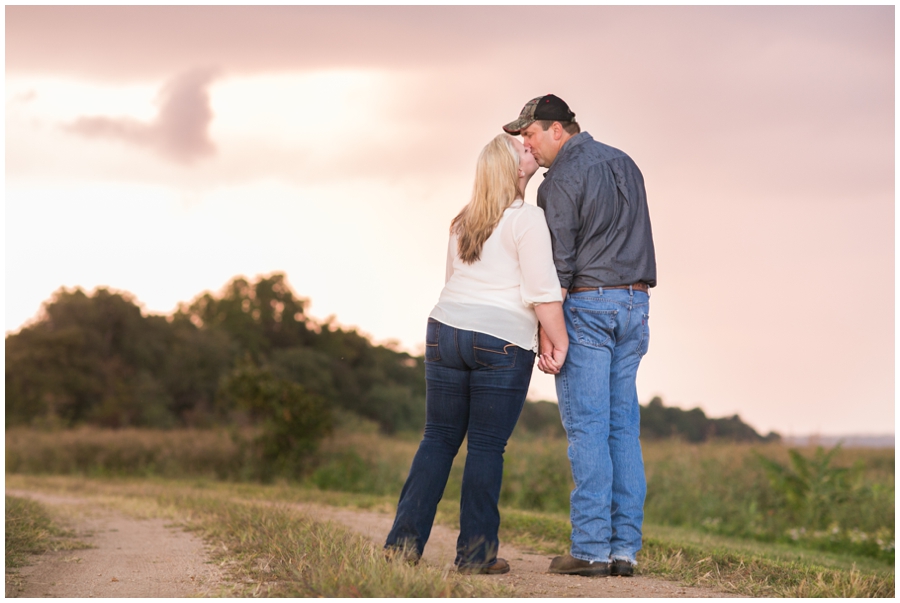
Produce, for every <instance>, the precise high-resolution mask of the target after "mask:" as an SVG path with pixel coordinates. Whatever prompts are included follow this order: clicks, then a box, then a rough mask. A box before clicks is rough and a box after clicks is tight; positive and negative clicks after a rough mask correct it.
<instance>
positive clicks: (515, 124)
mask: <svg viewBox="0 0 900 603" xmlns="http://www.w3.org/2000/svg"><path fill="white" fill-rule="evenodd" d="M533 123H534V120H533V119H522V118H521V117H520V118H519V119H517V120H516V121H512V122H510V123H508V124H506V125H505V126H503V131H504V132H506V133H507V134H513V135H518V134H519V133H520V132H521V131H522V130H524V129H525V128H527V127H528V126H530V125H531V124H533Z"/></svg>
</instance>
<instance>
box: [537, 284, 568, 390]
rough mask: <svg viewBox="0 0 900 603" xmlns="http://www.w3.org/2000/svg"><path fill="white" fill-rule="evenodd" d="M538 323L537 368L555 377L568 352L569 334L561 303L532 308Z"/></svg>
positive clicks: (539, 305)
mask: <svg viewBox="0 0 900 603" xmlns="http://www.w3.org/2000/svg"><path fill="white" fill-rule="evenodd" d="M534 312H535V314H537V317H538V321H539V322H540V331H539V337H540V354H541V355H540V358H539V359H538V368H539V369H540V370H541V371H543V372H545V373H549V374H551V375H555V374H557V373H558V372H559V369H560V368H562V365H563V363H564V362H565V361H566V354H567V353H568V351H569V334H568V333H567V332H566V320H565V317H564V316H563V311H562V302H549V303H545V304H537V305H535V307H534Z"/></svg>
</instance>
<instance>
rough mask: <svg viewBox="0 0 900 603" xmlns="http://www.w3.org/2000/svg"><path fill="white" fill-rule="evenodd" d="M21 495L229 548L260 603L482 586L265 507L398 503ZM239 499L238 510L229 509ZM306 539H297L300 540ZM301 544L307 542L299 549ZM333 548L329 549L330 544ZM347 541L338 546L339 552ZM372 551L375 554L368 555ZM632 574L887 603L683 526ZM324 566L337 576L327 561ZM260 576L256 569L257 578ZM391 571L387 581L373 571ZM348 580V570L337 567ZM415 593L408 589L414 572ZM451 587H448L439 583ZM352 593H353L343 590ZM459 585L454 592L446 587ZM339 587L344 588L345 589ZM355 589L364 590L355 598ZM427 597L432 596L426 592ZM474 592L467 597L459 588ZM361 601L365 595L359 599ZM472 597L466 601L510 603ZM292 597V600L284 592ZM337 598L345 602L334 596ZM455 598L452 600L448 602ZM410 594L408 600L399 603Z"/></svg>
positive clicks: (819, 561) (375, 498) (219, 495)
mask: <svg viewBox="0 0 900 603" xmlns="http://www.w3.org/2000/svg"><path fill="white" fill-rule="evenodd" d="M7 483H8V484H12V485H13V487H18V488H27V489H30V488H34V489H42V490H49V491H55V492H66V493H70V494H75V495H81V496H91V497H95V498H97V499H98V500H103V501H107V502H110V501H112V502H113V503H114V504H116V505H117V506H118V507H119V508H122V509H127V510H129V511H130V512H132V513H138V514H140V513H144V514H147V515H160V514H162V515H165V516H167V517H170V518H173V519H175V520H177V521H179V522H182V523H183V524H184V525H187V526H190V527H191V528H192V529H195V530H197V531H198V532H200V533H201V534H203V535H204V537H205V538H207V539H208V540H209V541H210V542H215V543H218V544H224V545H225V546H226V547H227V548H225V549H222V548H221V546H219V547H217V548H218V549H221V550H220V552H217V553H216V554H217V559H216V560H217V562H220V563H221V562H226V561H230V562H231V563H233V568H234V569H233V571H234V575H235V577H236V579H237V581H238V582H241V581H245V580H246V581H249V582H250V583H251V585H250V586H245V587H243V590H242V591H240V593H239V594H262V593H266V595H267V596H318V594H322V593H325V592H328V593H332V594H329V595H324V596H356V595H355V593H356V592H357V591H358V592H359V593H360V594H361V595H362V596H404V595H389V594H383V595H376V594H374V593H377V592H382V593H384V592H400V591H402V592H409V593H424V592H431V593H433V594H425V595H423V596H444V595H448V596H470V595H467V594H463V593H474V592H475V590H476V589H478V588H481V586H482V585H483V584H487V583H478V582H466V581H465V580H460V577H459V576H457V575H455V574H452V573H451V574H449V575H448V574H446V573H444V572H441V571H439V570H436V569H434V568H428V567H426V566H420V567H418V568H415V569H411V568H408V567H406V566H403V565H402V564H398V565H396V566H394V565H387V564H384V562H383V561H382V559H381V557H380V555H379V554H378V551H377V548H375V549H373V547H371V545H366V544H364V543H363V541H362V540H361V539H359V538H356V537H353V536H349V535H347V534H346V533H343V532H342V533H341V534H340V535H338V536H334V535H329V534H330V532H328V531H327V529H328V528H323V527H322V526H320V525H319V526H313V525H310V524H309V523H308V520H305V519H304V518H303V517H302V516H298V515H296V514H294V513H291V512H288V511H286V510H283V509H281V510H279V509H278V508H277V507H272V503H277V502H283V503H292V502H318V503H322V504H329V505H335V506H347V507H355V508H360V509H369V510H378V511H382V512H388V513H392V512H393V511H394V508H395V504H396V496H387V495H371V494H358V493H347V492H334V491H319V490H316V489H310V488H300V487H297V486H295V485H291V484H287V483H280V484H274V485H267V486H263V485H258V484H228V483H222V482H217V481H213V480H205V479H201V480H179V481H175V480H162V479H122V478H118V479H83V478H73V477H60V476H56V477H33V476H18V475H16V476H7ZM235 501H242V502H235ZM458 517H459V506H458V502H456V501H455V500H452V499H445V500H444V501H442V502H441V505H440V507H439V509H438V516H437V522H438V523H442V524H444V525H448V526H450V527H458ZM501 517H502V524H501V534H500V537H501V541H502V542H507V543H510V544H514V545H516V546H517V547H520V548H522V549H523V550H532V551H537V552H543V553H551V554H558V553H561V552H564V551H565V550H567V548H568V543H569V534H570V531H571V528H570V525H569V521H568V518H567V517H566V516H565V515H563V514H561V513H547V512H536V511H524V510H518V509H509V508H503V509H502V510H501ZM304 534H305V536H304ZM301 541H304V542H306V543H307V544H305V545H301V544H299V543H300V542H301ZM333 542H340V543H342V544H341V546H340V547H338V548H336V549H335V548H329V547H331V546H332V544H331V543H333ZM344 543H346V544H344ZM301 546H305V547H307V548H306V549H303V550H304V551H307V552H306V554H307V557H306V559H321V558H323V557H325V558H328V559H331V560H335V559H341V561H340V562H337V565H338V567H343V568H352V569H353V570H354V571H358V572H360V573H359V574H353V578H352V580H349V581H347V582H346V583H343V584H338V583H337V580H336V578H335V577H334V576H333V575H332V576H331V577H329V574H328V573H327V572H326V574H325V575H322V576H316V575H314V574H313V573H311V572H313V571H314V570H315V569H316V568H306V567H305V566H304V565H303V563H302V562H299V561H298V556H297V555H296V553H295V551H298V550H301V549H300V547H301ZM373 551H374V552H373ZM639 560H640V564H639V566H638V570H639V572H640V573H641V574H644V575H651V576H659V577H663V578H666V579H671V580H677V581H680V582H682V583H684V584H687V585H698V586H705V587H709V588H714V589H717V590H720V591H724V592H733V593H739V594H744V595H749V596H756V597H759V596H766V597H774V596H777V597H811V596H819V597H893V596H894V572H893V568H892V567H890V566H887V565H886V564H884V563H883V562H880V561H878V560H875V559H867V558H859V557H855V556H852V555H840V554H837V553H834V552H824V551H817V550H809V549H804V548H799V547H796V546H791V545H788V544H784V543H768V542H759V541H753V540H747V539H741V538H734V537H728V536H722V535H716V534H710V533H706V532H703V531H698V530H692V529H688V528H683V527H672V526H663V525H658V524H652V523H651V524H646V525H645V541H644V549H643V551H641V553H640V556H639ZM329 567H332V568H333V567H334V563H330V564H329ZM261 568H265V569H261ZM387 570H390V571H391V572H394V573H392V574H391V576H389V577H385V576H384V575H382V572H384V571H387ZM344 571H346V569H345V570H344ZM426 572H431V573H430V574H428V575H427V576H426V577H425V578H424V579H423V580H424V582H425V583H424V584H420V583H412V582H411V581H412V580H414V579H415V577H416V576H418V575H419V574H420V573H421V574H422V575H425V573H426ZM454 580H455V581H457V582H456V584H457V586H455V587H450V586H448V585H447V583H448V582H450V581H454ZM351 586H352V587H354V588H356V591H354V590H352V589H351ZM448 588H457V589H458V590H455V591H454V590H447V589H448ZM342 589H343V590H342ZM360 589H362V590H360ZM428 589H431V590H430V591H429V590H428ZM467 589H472V590H467ZM364 592H365V593H370V594H363V593H364ZM504 592H506V593H507V594H506V595H501V594H498V592H497V591H494V594H487V593H485V592H483V591H482V592H481V594H476V595H475V596H510V595H509V591H504ZM289 593H290V594H289ZM337 593H342V594H337ZM454 593H455V594H454ZM408 596H413V595H411V594H410V595H408Z"/></svg>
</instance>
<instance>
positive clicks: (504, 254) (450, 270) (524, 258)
mask: <svg viewBox="0 0 900 603" xmlns="http://www.w3.org/2000/svg"><path fill="white" fill-rule="evenodd" d="M558 301H562V294H561V292H560V287H559V278H558V277H557V276H556V267H555V266H554V264H553V252H552V250H551V247H550V231H549V230H548V228H547V222H546V220H545V219H544V211H543V210H542V209H541V208H539V207H535V206H533V205H528V204H526V203H525V202H524V201H522V200H521V199H519V200H517V201H515V202H514V203H513V204H512V205H511V206H510V207H508V208H507V209H506V211H504V212H503V217H501V218H500V222H499V223H498V224H497V227H496V228H494V231H493V232H492V233H491V236H490V237H488V239H487V241H485V242H484V247H483V248H482V249H481V256H480V259H479V260H478V261H476V262H474V263H473V264H466V263H464V262H463V261H462V260H461V259H460V258H459V253H458V243H457V237H456V235H455V234H453V233H451V235H450V243H449V245H448V248H447V278H446V283H445V285H444V289H443V291H441V297H440V299H439V300H438V303H437V305H436V306H435V307H434V310H432V311H431V315H430V316H431V318H434V319H435V320H437V321H439V322H442V323H444V324H446V325H450V326H452V327H456V328H457V329H463V330H466V331H478V332H480V333H487V334H488V335H493V336H494V337H499V338H500V339H503V340H505V341H508V342H510V343H514V344H516V345H517V346H519V347H521V348H525V349H526V350H537V327H538V320H537V315H536V314H535V313H534V306H535V304H542V303H548V302H558Z"/></svg>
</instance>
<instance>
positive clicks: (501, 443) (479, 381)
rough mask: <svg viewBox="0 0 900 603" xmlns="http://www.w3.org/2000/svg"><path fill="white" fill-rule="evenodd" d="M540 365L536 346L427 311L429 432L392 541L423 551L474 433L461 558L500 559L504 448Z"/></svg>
mask: <svg viewBox="0 0 900 603" xmlns="http://www.w3.org/2000/svg"><path fill="white" fill-rule="evenodd" d="M533 366H534V352H532V351H531V350H525V349H523V348H520V347H518V346H516V345H514V344H511V343H509V342H507V341H504V340H502V339H499V338H497V337H493V336H491V335H486V334H484V333H478V332H474V331H464V330H462V329H456V328H454V327H451V326H448V325H445V324H443V323H440V322H438V321H436V320H434V319H431V318H430V319H428V329H427V332H426V338H425V380H426V419H425V435H424V437H423V438H422V442H421V443H420V444H419V450H418V451H417V452H416V456H415V458H413V462H412V467H410V470H409V477H408V478H407V479H406V483H405V484H404V486H403V490H402V491H401V492H400V502H399V504H398V505H397V517H396V518H395V519H394V526H393V527H392V528H391V531H390V533H389V534H388V537H387V543H386V544H385V548H392V547H401V546H408V547H413V546H414V547H415V550H416V551H417V552H418V554H419V555H421V554H422V552H423V551H424V549H425V543H426V542H428V537H429V535H430V534H431V526H432V524H433V523H434V515H435V512H436V511H437V505H438V502H440V500H441V497H442V496H443V494H444V487H445V486H446V485H447V477H448V476H449V474H450V467H451V465H452V464H453V458H454V457H455V456H456V453H457V451H458V450H459V447H460V445H461V444H462V441H463V438H465V437H466V436H468V447H467V450H468V454H467V457H466V466H465V469H464V471H463V482H462V493H461V500H460V509H459V540H458V541H457V545H456V550H457V555H456V564H457V565H459V564H465V565H492V564H493V563H494V562H495V561H496V558H497V550H498V548H499V545H500V541H499V539H498V538H497V530H498V529H499V527H500V512H499V511H498V510H497V503H498V501H499V499H500V482H501V479H502V478H503V452H504V451H505V450H506V442H507V440H509V436H510V435H512V431H513V428H514V427H515V426H516V421H518V420H519V414H521V412H522V406H523V405H524V403H525V395H526V394H527V393H528V384H529V383H530V381H531V373H532V368H533Z"/></svg>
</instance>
